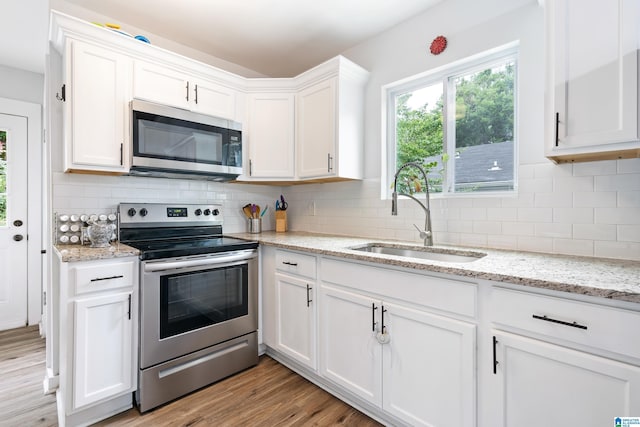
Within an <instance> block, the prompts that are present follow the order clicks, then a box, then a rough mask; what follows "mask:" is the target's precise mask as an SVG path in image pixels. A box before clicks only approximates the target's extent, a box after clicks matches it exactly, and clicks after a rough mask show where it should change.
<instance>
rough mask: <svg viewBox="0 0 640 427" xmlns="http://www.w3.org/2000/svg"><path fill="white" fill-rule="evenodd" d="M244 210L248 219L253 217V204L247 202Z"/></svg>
mask: <svg viewBox="0 0 640 427" xmlns="http://www.w3.org/2000/svg"><path fill="white" fill-rule="evenodd" d="M242 212H244V216H246V217H247V218H248V219H251V217H252V214H251V204H249V203H247V204H246V205H244V206H243V207H242Z"/></svg>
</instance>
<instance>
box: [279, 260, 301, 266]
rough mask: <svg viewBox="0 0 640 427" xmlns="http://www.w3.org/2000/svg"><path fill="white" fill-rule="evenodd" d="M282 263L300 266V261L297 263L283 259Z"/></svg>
mask: <svg viewBox="0 0 640 427" xmlns="http://www.w3.org/2000/svg"><path fill="white" fill-rule="evenodd" d="M282 263H283V264H284V265H291V266H294V267H297V266H298V263H297V262H289V261H282Z"/></svg>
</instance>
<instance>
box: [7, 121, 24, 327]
mask: <svg viewBox="0 0 640 427" xmlns="http://www.w3.org/2000/svg"><path fill="white" fill-rule="evenodd" d="M0 141H1V142H0V144H1V146H2V147H1V148H0V272H2V273H0V330H5V329H11V328H17V327H20V326H25V325H26V324H27V118H26V117H22V116H13V115H7V114H0Z"/></svg>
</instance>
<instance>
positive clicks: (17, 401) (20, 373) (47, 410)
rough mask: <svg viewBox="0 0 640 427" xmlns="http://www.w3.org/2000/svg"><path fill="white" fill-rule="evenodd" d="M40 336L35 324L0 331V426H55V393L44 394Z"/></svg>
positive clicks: (42, 340)
mask: <svg viewBox="0 0 640 427" xmlns="http://www.w3.org/2000/svg"><path fill="white" fill-rule="evenodd" d="M44 346H45V342H44V339H43V338H41V337H40V333H39V331H38V327H37V326H30V327H28V328H20V329H11V330H9V331H2V332H0V426H3V427H4V426H7V427H9V426H11V427H13V426H57V425H58V417H57V415H56V397H55V394H48V395H45V394H44V392H43V387H42V380H44V373H45V364H44V363H45V362H44V358H45V356H44Z"/></svg>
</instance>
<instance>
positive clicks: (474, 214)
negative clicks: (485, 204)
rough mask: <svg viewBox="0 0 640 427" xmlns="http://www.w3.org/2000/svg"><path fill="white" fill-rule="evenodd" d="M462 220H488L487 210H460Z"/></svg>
mask: <svg viewBox="0 0 640 427" xmlns="http://www.w3.org/2000/svg"><path fill="white" fill-rule="evenodd" d="M460 219H466V220H472V221H484V220H486V219H487V209H486V208H467V209H461V210H460Z"/></svg>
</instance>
